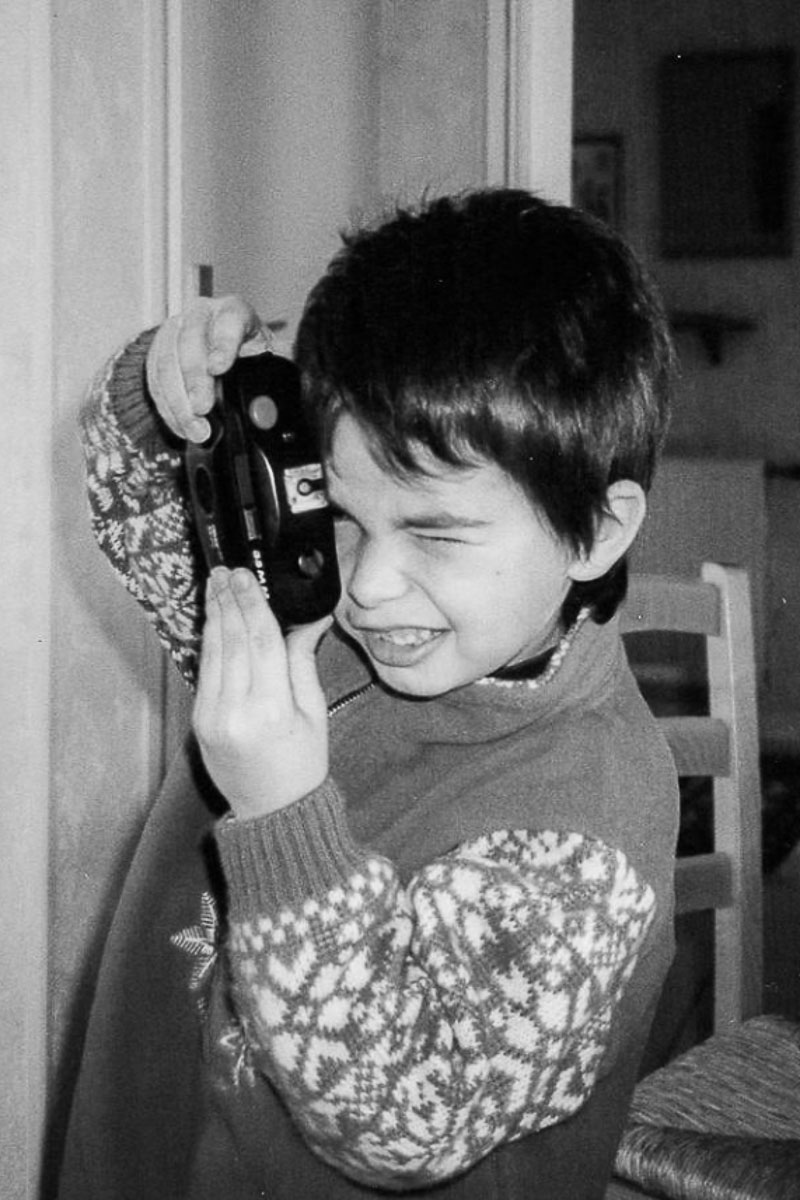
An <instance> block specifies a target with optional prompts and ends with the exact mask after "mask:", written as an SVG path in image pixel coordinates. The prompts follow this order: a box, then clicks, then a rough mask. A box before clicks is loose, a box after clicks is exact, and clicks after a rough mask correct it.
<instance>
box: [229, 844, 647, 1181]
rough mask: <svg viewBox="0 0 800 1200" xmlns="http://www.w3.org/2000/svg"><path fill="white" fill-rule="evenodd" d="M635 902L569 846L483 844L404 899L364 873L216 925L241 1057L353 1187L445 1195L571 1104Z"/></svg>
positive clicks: (584, 853) (639, 931) (601, 1035)
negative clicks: (245, 1049) (233, 997)
mask: <svg viewBox="0 0 800 1200" xmlns="http://www.w3.org/2000/svg"><path fill="white" fill-rule="evenodd" d="M654 906H655V898H654V895H653V892H652V890H651V889H650V888H649V887H648V886H646V885H643V884H642V883H641V882H640V881H639V879H638V878H637V876H636V874H635V872H634V871H633V870H632V869H631V867H630V866H629V865H628V863H627V861H626V859H625V857H624V855H622V854H621V853H620V852H619V851H616V850H613V849H610V848H608V847H607V846H605V845H603V844H602V843H600V842H597V841H594V840H592V839H590V838H587V837H584V836H582V835H579V834H562V833H531V832H528V831H516V832H508V831H503V832H498V833H495V834H492V835H490V836H487V837H483V838H481V839H479V840H477V841H475V842H473V843H471V844H470V845H467V846H463V847H461V848H460V849H458V850H457V851H454V852H453V853H452V854H450V855H448V856H446V857H445V858H443V859H439V860H437V861H436V862H435V863H433V864H431V865H429V866H428V867H426V868H424V869H423V870H422V871H421V872H420V874H419V875H418V876H417V877H416V878H415V879H414V880H413V881H412V883H411V885H410V886H409V888H408V889H407V891H403V889H402V888H400V887H399V885H398V883H397V879H396V875H395V873H394V869H393V868H392V866H391V864H390V863H388V862H387V861H386V860H384V859H381V858H377V857H369V858H367V859H365V864H364V868H363V869H362V870H361V871H359V872H356V873H355V874H352V875H351V876H350V877H349V878H348V879H347V880H346V882H345V883H344V884H343V885H342V886H341V887H339V888H336V889H334V890H332V891H330V892H329V893H328V894H327V895H326V896H325V897H324V898H323V899H322V900H308V901H306V902H305V903H304V905H303V906H302V909H301V911H291V910H289V909H284V910H283V911H279V912H278V913H276V914H275V915H273V916H266V915H260V916H254V917H253V916H251V917H250V918H249V919H248V920H246V921H242V920H239V921H235V922H233V924H232V928H231V931H230V933H231V938H230V943H229V951H230V955H231V965H232V968H233V974H234V978H235V980H236V990H237V1000H238V1004H237V1007H238V1009H239V1013H240V1015H241V1016H242V1018H243V1023H244V1028H245V1035H246V1037H247V1039H248V1041H249V1051H250V1054H251V1056H252V1060H253V1061H254V1062H255V1063H256V1064H257V1066H258V1067H259V1068H260V1069H261V1070H263V1071H265V1073H267V1074H268V1075H269V1076H270V1077H271V1078H272V1080H273V1082H274V1083H275V1085H276V1086H277V1087H278V1089H279V1090H280V1091H281V1092H282V1093H283V1094H284V1096H285V1097H286V1098H287V1099H288V1101H289V1103H290V1106H291V1109H292V1111H293V1112H294V1113H295V1114H296V1117H297V1120H298V1122H299V1123H300V1125H301V1127H302V1129H303V1132H304V1134H305V1136H306V1138H307V1140H308V1141H309V1143H310V1144H311V1145H312V1146H313V1147H314V1148H315V1150H316V1151H317V1152H318V1153H319V1154H320V1155H321V1156H322V1157H324V1158H326V1159H327V1160H328V1161H330V1162H333V1163H335V1164H337V1165H338V1166H339V1167H340V1169H344V1170H345V1171H346V1172H347V1173H348V1174H350V1175H351V1176H352V1177H353V1178H356V1179H358V1180H360V1181H362V1182H364V1183H367V1184H372V1185H378V1186H384V1187H385V1186H387V1184H388V1185H389V1186H400V1187H409V1186H411V1187H413V1186H425V1185H429V1184H431V1183H435V1182H436V1181H439V1180H443V1179H446V1178H448V1177H450V1176H451V1175H453V1174H454V1173H458V1172H460V1171H463V1170H465V1169H466V1168H467V1167H469V1166H470V1165H472V1164H473V1163H475V1162H477V1161H478V1160H479V1159H481V1158H482V1157H484V1156H485V1155H486V1154H488V1153H489V1151H490V1150H491V1149H492V1148H493V1147H494V1146H496V1145H498V1144H499V1143H500V1142H502V1141H505V1140H513V1139H515V1138H519V1137H522V1136H523V1135H524V1134H527V1133H529V1132H531V1131H533V1130H535V1129H540V1128H543V1127H544V1126H547V1125H550V1124H552V1123H554V1122H556V1121H560V1120H563V1119H564V1118H566V1117H568V1116H570V1115H571V1114H572V1113H574V1112H576V1111H577V1110H578V1109H579V1108H580V1106H581V1105H582V1104H583V1103H584V1102H585V1100H586V1099H587V1097H588V1095H589V1093H590V1092H591V1089H592V1087H593V1085H594V1083H595V1081H596V1079H597V1077H598V1073H599V1070H600V1067H601V1064H602V1060H603V1055H604V1053H605V1051H606V1049H607V1046H608V1041H609V1031H610V1028H611V1021H612V1014H613V1011H614V1006H615V1003H616V1002H617V1000H618V998H619V996H620V994H621V992H622V990H623V987H624V984H625V982H626V981H627V980H628V979H629V977H630V975H631V973H632V971H633V968H634V965H635V963H636V958H637V954H638V951H639V949H640V947H641V944H642V941H643V939H644V937H645V934H646V931H647V929H648V927H649V924H650V921H651V919H652V916H653V911H654Z"/></svg>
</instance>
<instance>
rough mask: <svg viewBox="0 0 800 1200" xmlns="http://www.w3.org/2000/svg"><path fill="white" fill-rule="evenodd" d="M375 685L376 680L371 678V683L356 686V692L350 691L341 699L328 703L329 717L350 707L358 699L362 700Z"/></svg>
mask: <svg viewBox="0 0 800 1200" xmlns="http://www.w3.org/2000/svg"><path fill="white" fill-rule="evenodd" d="M374 687H375V681H374V680H370V682H369V683H362V685H361V687H358V688H356V690H355V691H354V692H348V694H347V695H346V696H342V697H341V698H340V699H339V700H334V702H333V704H329V705H328V718H329V719H330V718H331V717H336V716H338V715H339V713H340V712H342V710H343V709H345V708H349V706H350V705H351V704H354V703H355V701H356V700H360V699H361V697H362V696H365V695H366V694H367V692H371V691H372V689H373V688H374Z"/></svg>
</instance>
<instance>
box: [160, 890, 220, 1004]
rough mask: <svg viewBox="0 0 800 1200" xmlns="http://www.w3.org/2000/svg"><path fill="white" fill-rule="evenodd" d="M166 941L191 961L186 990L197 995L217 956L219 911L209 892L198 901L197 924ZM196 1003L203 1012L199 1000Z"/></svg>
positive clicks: (174, 934)
mask: <svg viewBox="0 0 800 1200" xmlns="http://www.w3.org/2000/svg"><path fill="white" fill-rule="evenodd" d="M170 941H171V943H172V945H173V946H177V948H178V949H179V950H182V951H184V953H185V954H188V955H189V957H190V958H191V959H193V960H194V961H193V962H192V973H191V976H190V978H189V988H190V990H191V991H192V992H200V991H201V989H202V988H203V986H204V984H205V981H206V979H207V978H208V976H209V975H210V974H211V971H212V970H213V968H214V965H215V963H216V961H217V957H218V955H219V911H218V909H217V904H216V901H215V900H214V897H213V896H212V895H211V893H210V892H203V894H202V896H201V897H200V923H199V924H198V925H188V926H187V927H186V928H185V929H180V930H179V931H178V932H177V933H173V935H172V937H171V938H170ZM199 1003H200V1007H201V1008H203V1007H204V1001H203V998H202V997H201V998H200V1000H199Z"/></svg>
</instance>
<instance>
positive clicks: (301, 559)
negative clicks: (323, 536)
mask: <svg viewBox="0 0 800 1200" xmlns="http://www.w3.org/2000/svg"><path fill="white" fill-rule="evenodd" d="M297 566H298V569H299V571H300V574H301V575H305V577H306V579H319V577H320V575H321V574H322V572H323V569H324V567H325V555H324V554H323V553H322V551H321V550H317V549H316V547H310V548H309V549H308V550H304V551H303V552H302V554H298V556H297Z"/></svg>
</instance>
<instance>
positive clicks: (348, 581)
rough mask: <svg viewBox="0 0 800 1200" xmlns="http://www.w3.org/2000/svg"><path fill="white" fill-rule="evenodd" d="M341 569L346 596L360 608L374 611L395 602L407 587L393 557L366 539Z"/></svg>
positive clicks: (400, 569)
mask: <svg viewBox="0 0 800 1200" xmlns="http://www.w3.org/2000/svg"><path fill="white" fill-rule="evenodd" d="M342 568H343V569H342V574H343V576H344V586H345V589H346V591H347V594H348V595H349V596H350V598H351V599H352V600H354V601H355V603H356V604H358V605H359V607H360V608H376V607H377V606H378V605H380V604H383V603H385V602H386V601H387V600H395V599H396V598H397V597H398V596H401V595H402V594H403V593H404V592H405V591H406V589H407V587H408V580H407V579H406V577H405V574H404V572H403V570H402V564H401V563H400V562H399V560H398V557H397V554H396V553H393V552H392V548H391V547H389V546H386V545H383V546H381V545H379V544H378V543H377V542H374V541H371V540H369V539H364V540H363V541H362V542H361V544H360V545H359V546H358V548H357V549H354V550H353V552H352V554H351V555H349V556H348V560H347V561H346V562H345V563H343V564H342Z"/></svg>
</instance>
